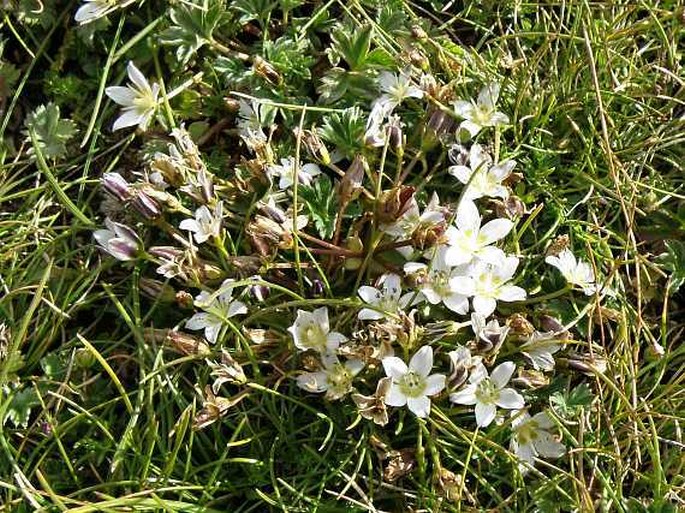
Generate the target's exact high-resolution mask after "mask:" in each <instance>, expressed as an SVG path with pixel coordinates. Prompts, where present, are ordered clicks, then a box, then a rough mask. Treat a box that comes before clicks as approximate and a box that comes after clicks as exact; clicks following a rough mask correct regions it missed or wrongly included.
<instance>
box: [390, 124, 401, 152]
mask: <svg viewBox="0 0 685 513" xmlns="http://www.w3.org/2000/svg"><path fill="white" fill-rule="evenodd" d="M387 130H388V139H389V140H390V146H391V147H392V148H395V150H397V151H398V152H403V151H404V136H403V135H402V122H401V121H400V117H399V116H390V119H389V120H388V126H387Z"/></svg>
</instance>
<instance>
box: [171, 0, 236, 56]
mask: <svg viewBox="0 0 685 513" xmlns="http://www.w3.org/2000/svg"><path fill="white" fill-rule="evenodd" d="M225 15H226V11H225V7H224V3H223V2H220V1H217V0H214V1H211V2H209V5H208V7H207V8H201V7H197V6H194V5H192V4H181V5H179V6H177V7H174V8H172V9H171V11H170V13H169V18H171V22H172V26H171V27H169V28H168V29H166V30H165V31H164V32H162V33H161V34H160V40H161V42H162V44H164V45H169V46H175V47H176V59H177V60H178V64H179V65H180V66H184V65H185V64H187V63H188V61H189V60H190V58H191V57H192V56H193V55H195V54H196V53H197V51H198V50H199V49H200V48H202V47H203V46H204V45H206V44H209V43H212V42H213V33H214V30H215V29H216V28H217V27H218V26H219V25H220V24H221V23H222V21H223V20H224V17H225Z"/></svg>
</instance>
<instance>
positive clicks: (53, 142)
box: [24, 103, 76, 158]
mask: <svg viewBox="0 0 685 513" xmlns="http://www.w3.org/2000/svg"><path fill="white" fill-rule="evenodd" d="M24 124H25V126H26V128H27V130H25V131H24V134H25V135H26V142H28V143H30V142H31V136H30V135H29V131H30V130H33V132H34V133H35V134H36V140H37V142H38V146H39V147H40V150H41V153H42V154H43V156H44V157H46V158H59V157H63V156H64V155H66V153H67V147H66V143H67V141H68V140H69V139H71V138H72V137H73V136H74V135H75V134H76V125H75V124H74V122H73V121H71V120H70V119H61V118H60V112H59V107H58V106H57V105H55V104H54V103H48V104H47V105H41V106H39V107H38V108H37V109H36V110H34V111H33V112H31V113H30V114H29V115H28V116H26V121H25V122H24ZM33 153H34V149H33V148H31V149H30V150H29V154H33Z"/></svg>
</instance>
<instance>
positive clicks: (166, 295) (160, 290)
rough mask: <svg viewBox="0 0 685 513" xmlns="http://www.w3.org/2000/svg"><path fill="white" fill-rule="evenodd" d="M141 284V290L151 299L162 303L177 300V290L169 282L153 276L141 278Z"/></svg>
mask: <svg viewBox="0 0 685 513" xmlns="http://www.w3.org/2000/svg"><path fill="white" fill-rule="evenodd" d="M139 286H140V291H141V292H142V293H143V294H145V295H146V296H147V297H149V298H150V299H154V300H157V301H160V302H162V303H172V302H174V301H175V300H176V291H175V290H174V288H173V287H172V286H171V285H169V284H168V283H163V282H161V281H159V280H153V279H151V278H141V279H140V283H139Z"/></svg>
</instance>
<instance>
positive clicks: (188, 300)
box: [176, 290, 195, 310]
mask: <svg viewBox="0 0 685 513" xmlns="http://www.w3.org/2000/svg"><path fill="white" fill-rule="evenodd" d="M176 304H177V305H178V306H180V307H181V308H183V309H184V310H190V309H192V308H193V305H194V304H195V303H194V299H193V296H192V294H190V293H188V292H186V291H185V290H179V291H178V292H176Z"/></svg>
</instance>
